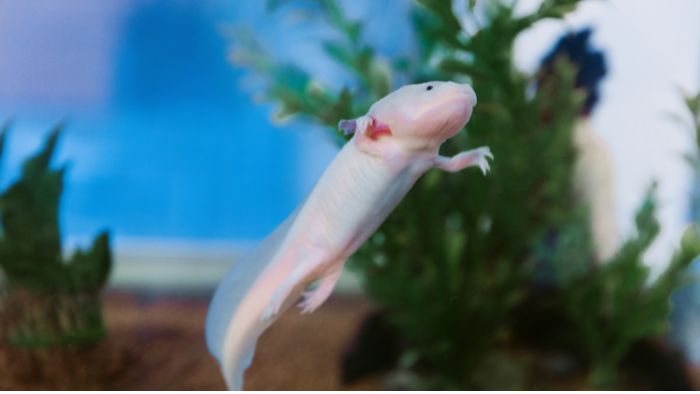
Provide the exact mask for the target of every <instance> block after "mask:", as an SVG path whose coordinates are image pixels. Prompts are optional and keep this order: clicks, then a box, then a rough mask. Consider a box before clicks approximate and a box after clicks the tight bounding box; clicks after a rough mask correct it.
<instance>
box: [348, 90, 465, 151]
mask: <svg viewBox="0 0 700 394" xmlns="http://www.w3.org/2000/svg"><path fill="white" fill-rule="evenodd" d="M475 104H476V93H474V89H472V87H471V86H469V85H467V84H459V83H455V82H443V81H435V82H425V83H420V84H415V85H406V86H403V87H401V88H399V89H397V90H395V91H394V92H392V93H390V94H388V95H387V96H385V97H384V98H382V99H381V100H379V101H377V102H376V103H374V105H372V107H370V109H369V112H368V113H367V115H364V116H361V117H359V118H357V119H353V120H343V121H341V122H340V124H339V127H340V129H341V130H343V131H345V132H355V133H357V134H359V137H361V138H366V139H369V140H380V139H385V138H386V139H391V140H393V141H395V142H396V143H397V144H399V145H401V146H402V147H403V148H406V149H410V150H434V149H437V148H438V147H439V146H440V145H441V144H442V143H443V142H444V141H445V140H447V139H448V138H450V137H452V136H454V135H455V134H457V133H458V132H459V131H460V130H461V129H462V128H463V127H464V125H465V124H466V123H467V122H468V121H469V118H470V117H471V114H472V108H473V107H474V105H475Z"/></svg>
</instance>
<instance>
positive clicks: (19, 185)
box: [0, 126, 112, 348]
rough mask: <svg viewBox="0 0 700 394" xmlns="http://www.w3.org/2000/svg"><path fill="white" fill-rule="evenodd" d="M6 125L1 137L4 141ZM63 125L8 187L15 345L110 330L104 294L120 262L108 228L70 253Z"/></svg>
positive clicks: (4, 242) (1, 330)
mask: <svg viewBox="0 0 700 394" xmlns="http://www.w3.org/2000/svg"><path fill="white" fill-rule="evenodd" d="M7 129H8V127H7V126H6V127H5V129H4V132H3V133H2V136H0V143H2V144H4V141H5V136H6V131H7ZM60 132H61V126H58V127H56V128H55V129H54V130H53V131H52V132H51V133H50V134H49V136H48V138H47V140H46V143H45V145H44V147H43V148H42V149H41V151H40V152H39V153H37V154H36V155H35V156H33V157H31V158H30V159H28V160H26V161H25V162H24V166H23V167H22V174H21V177H20V179H19V180H18V181H16V182H15V183H13V184H12V185H10V186H9V187H8V188H7V190H5V191H4V192H3V193H2V194H0V219H1V221H2V230H3V232H2V236H1V237H0V269H1V270H2V273H3V275H4V279H5V281H4V283H3V287H2V289H1V290H2V292H0V295H1V296H2V302H1V303H0V308H1V309H0V312H1V313H2V318H1V319H0V339H1V340H2V341H3V342H4V343H6V344H9V345H11V346H15V347H25V348H44V347H48V346H56V345H84V344H88V343H94V342H96V341H98V340H100V339H101V338H103V337H104V335H105V333H106V331H105V328H104V323H103V318H102V306H101V300H100V293H101V290H102V288H103V287H104V285H105V283H106V281H107V278H108V277H109V272H110V270H111V266H112V255H111V251H110V247H109V237H108V234H107V232H102V233H101V234H99V235H98V236H97V238H96V239H95V241H94V242H93V244H92V247H91V248H90V249H89V250H87V251H85V250H80V249H78V250H77V251H76V252H75V253H74V254H73V255H72V256H71V257H70V258H69V259H67V260H64V257H63V253H62V251H61V234H60V229H59V223H58V210H59V202H60V197H61V193H62V191H63V175H64V173H65V167H64V168H60V169H58V170H52V169H51V168H50V164H51V158H52V156H53V154H54V151H55V148H56V143H57V141H58V138H59V135H60Z"/></svg>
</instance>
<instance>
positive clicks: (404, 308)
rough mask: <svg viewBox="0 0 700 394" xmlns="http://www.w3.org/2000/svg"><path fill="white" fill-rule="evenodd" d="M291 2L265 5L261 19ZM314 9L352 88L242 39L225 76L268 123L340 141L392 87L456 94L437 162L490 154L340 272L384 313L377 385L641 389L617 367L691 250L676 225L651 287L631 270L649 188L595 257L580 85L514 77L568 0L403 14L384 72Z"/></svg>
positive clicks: (362, 40)
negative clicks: (354, 278)
mask: <svg viewBox="0 0 700 394" xmlns="http://www.w3.org/2000/svg"><path fill="white" fill-rule="evenodd" d="M290 3H295V2H293V1H291V0H271V1H269V2H268V5H269V7H270V10H271V12H272V11H275V10H277V9H279V8H284V7H288V6H290V5H291V4H290ZM311 3H312V4H313V5H314V6H315V9H316V11H317V13H316V15H317V16H318V17H319V18H320V19H321V20H323V21H324V22H326V23H328V24H329V25H331V26H333V27H334V28H335V29H336V30H337V33H338V34H337V39H334V40H331V41H326V42H324V43H323V44H322V45H323V47H324V49H325V51H326V53H327V55H328V56H329V57H331V58H333V59H334V60H336V61H337V62H338V63H339V64H341V65H342V66H343V67H344V68H345V70H346V71H347V73H348V74H349V75H350V76H351V77H352V80H353V82H352V83H351V84H348V85H347V86H345V87H343V88H341V89H340V90H335V89H331V88H329V87H327V86H324V85H323V84H322V82H321V81H319V80H317V79H315V78H314V77H313V76H312V75H310V74H309V73H308V72H306V71H305V70H304V69H302V68H301V67H299V66H297V65H295V64H289V63H282V62H279V61H277V60H276V59H275V58H274V57H272V56H270V55H268V54H267V53H265V50H264V48H262V47H261V45H260V44H258V43H257V42H256V41H255V39H254V36H253V35H252V34H247V33H246V32H245V30H243V31H240V32H239V34H238V35H237V37H236V38H237V45H236V46H235V47H234V49H233V51H232V59H233V61H234V62H236V63H237V64H239V65H243V66H245V67H248V68H249V69H250V70H251V71H253V72H255V73H259V74H260V75H262V76H263V77H264V79H265V80H266V84H265V89H264V94H263V96H264V99H266V100H268V101H272V102H275V103H277V104H278V105H279V107H278V110H277V112H276V117H277V118H278V119H284V118H287V117H289V116H291V115H300V116H302V117H303V119H305V120H307V121H310V122H313V123H318V124H321V125H323V126H326V127H328V128H329V133H331V135H332V136H333V138H334V139H336V140H337V141H338V143H339V145H340V144H342V143H343V141H344V140H343V137H342V135H341V134H340V133H339V132H338V130H337V129H336V125H337V122H338V120H340V119H347V118H353V117H356V116H359V115H362V114H364V113H365V112H366V111H367V109H368V108H369V106H370V105H371V104H372V103H373V102H374V101H376V100H377V99H379V98H381V97H382V96H383V95H385V94H386V93H388V92H389V91H391V90H392V89H393V88H396V87H397V86H398V85H400V84H402V83H415V82H423V81H428V80H455V81H459V82H469V83H471V84H472V86H473V87H474V89H475V91H476V92H477V95H478V98H479V104H478V105H477V107H476V110H475V113H474V115H473V117H472V120H471V121H470V123H469V125H468V127H467V133H461V134H460V135H459V136H457V137H455V138H453V139H452V140H450V141H449V142H448V143H446V144H445V145H444V146H443V149H444V151H445V153H446V154H452V153H455V152H457V151H460V150H464V149H468V148H469V147H474V146H481V145H488V146H490V147H491V149H492V151H493V153H494V156H495V161H494V163H493V166H492V172H491V173H490V174H489V176H488V177H486V178H484V177H482V176H481V174H479V173H477V172H476V171H472V172H470V171H466V172H463V173H459V174H450V175H445V174H442V173H440V172H438V171H435V172H429V173H428V174H426V175H425V176H424V177H423V179H421V180H420V181H419V182H418V184H417V185H416V186H415V187H414V188H413V190H412V191H411V192H410V193H409V195H408V196H407V197H406V198H405V200H404V201H403V202H402V203H401V204H400V206H399V207H398V208H397V209H396V211H395V212H394V213H393V214H392V215H391V216H390V218H389V219H388V220H387V222H386V223H385V224H384V225H383V226H382V227H381V229H380V230H379V231H378V232H377V233H376V234H375V235H374V236H373V237H372V238H371V239H370V240H369V241H368V242H367V244H366V245H365V246H364V247H363V248H362V249H361V250H360V252H358V253H357V255H356V256H355V257H354V258H353V259H352V268H353V269H354V270H356V271H357V272H358V273H359V274H360V276H361V278H362V281H363V284H364V287H365V289H366V291H367V293H368V294H369V295H370V296H371V297H372V298H373V300H374V301H376V302H377V303H378V304H379V305H380V306H381V307H382V308H383V310H384V312H383V313H382V314H380V315H378V317H376V316H375V319H379V321H380V323H378V324H377V325H379V326H381V327H382V329H383V330H385V331H388V334H386V332H385V335H388V336H391V337H394V338H398V339H397V340H396V347H395V348H392V349H389V350H388V351H390V352H395V354H389V355H385V357H384V358H385V359H386V363H385V364H384V365H383V366H381V367H384V368H389V370H390V371H392V374H391V376H392V377H393V381H394V384H397V385H399V386H403V387H409V388H433V389H464V388H479V389H495V388H500V389H509V388H510V389H516V388H537V387H547V388H553V387H557V385H562V384H565V383H563V381H565V380H567V379H571V376H573V375H575V374H576V373H577V371H586V372H585V373H586V374H587V376H588V378H587V383H585V384H587V385H590V387H625V386H628V385H630V384H634V380H635V379H636V380H639V376H634V377H630V376H627V375H626V371H625V370H624V368H623V367H622V360H623V359H624V358H625V356H628V355H629V353H630V351H631V349H632V348H633V346H634V345H635V344H637V343H639V342H640V341H642V340H645V339H649V338H658V337H660V336H661V335H662V334H663V333H664V331H665V329H666V326H667V320H668V314H669V312H670V304H669V297H670V295H671V293H672V292H673V290H675V289H676V288H678V287H679V286H681V285H682V284H683V283H685V278H684V274H683V272H684V269H685V267H687V265H688V264H689V263H690V262H691V260H692V259H693V258H694V257H695V256H696V255H697V254H698V253H700V239H699V238H698V235H697V232H696V231H695V229H694V228H691V229H689V230H688V231H687V232H686V234H685V236H684V237H683V242H681V245H680V249H679V251H678V252H677V253H676V254H675V255H674V256H673V257H672V258H671V259H670V264H669V265H668V268H667V269H666V271H665V272H663V273H662V274H661V275H660V276H659V277H658V278H656V279H655V280H652V278H650V277H649V271H648V269H647V268H646V266H645V265H644V264H643V262H642V256H643V254H644V252H645V251H646V250H647V249H648V247H649V245H650V244H651V242H652V241H653V240H654V238H655V237H656V235H657V233H658V231H659V224H658V223H657V221H656V219H655V216H654V214H655V207H656V203H655V197H654V192H653V188H652V189H651V190H650V192H649V193H648V194H647V196H646V197H645V199H644V200H643V203H642V205H641V208H640V209H639V211H638V213H637V217H636V222H635V225H636V234H632V235H630V236H629V239H628V240H627V241H626V242H625V243H624V244H623V245H622V246H621V247H620V248H619V250H618V251H617V252H616V253H614V254H613V255H612V257H610V258H608V259H606V260H605V261H602V262H600V261H596V260H597V259H596V251H595V247H594V242H593V241H592V238H593V236H594V234H592V231H591V227H590V220H589V210H590V209H591V207H590V206H589V204H588V203H587V202H586V201H580V199H578V198H577V196H576V195H575V190H576V188H575V179H574V178H575V177H574V165H575V160H576V157H577V154H578V152H577V151H576V149H575V146H574V144H573V137H572V136H573V133H574V129H575V126H576V122H577V117H578V116H579V114H580V113H581V111H582V108H583V106H585V105H586V101H587V98H588V97H587V96H586V91H585V90H584V89H577V85H576V82H577V76H578V75H579V74H577V72H578V70H577V67H576V59H567V58H566V57H562V58H561V59H554V60H553V61H552V62H551V67H550V70H549V76H548V77H547V78H541V75H537V74H534V75H529V74H526V73H524V72H522V71H519V70H518V69H517V68H516V67H515V66H514V63H513V44H514V41H515V40H516V38H517V37H518V35H519V34H520V33H521V32H522V31H524V30H525V29H527V28H528V27H530V26H532V25H533V24H534V23H536V22H538V21H540V20H543V19H548V18H562V17H563V16H564V15H565V14H566V13H567V12H569V11H571V10H573V9H574V8H575V7H576V5H577V4H578V3H579V1H576V0H546V1H544V2H542V4H541V5H540V6H539V7H538V8H537V9H535V10H534V11H532V12H531V13H529V14H525V15H516V14H515V13H514V4H513V2H509V1H493V2H485V1H484V2H481V1H469V2H463V3H462V7H463V8H464V9H461V10H457V11H458V12H455V10H453V8H452V3H451V2H446V1H440V0H419V1H417V2H416V3H415V7H414V9H413V11H412V14H411V17H412V26H413V31H414V35H415V39H416V51H415V52H414V54H413V55H411V56H409V57H398V58H393V59H387V58H385V57H383V56H382V55H381V54H379V53H377V52H376V51H375V50H374V49H373V48H372V46H371V45H370V44H368V42H369V38H368V37H366V36H365V35H363V30H362V27H363V24H362V22H361V21H357V20H353V19H350V18H348V17H347V16H346V15H345V14H344V12H343V9H342V8H341V7H340V6H339V5H338V4H337V3H336V2H335V1H333V0H315V1H311ZM456 4H460V3H456ZM291 6H292V7H293V5H291ZM456 15H463V17H459V18H458V17H457V16H456ZM572 63H573V64H572ZM367 327H368V326H367V325H365V328H367ZM369 337H371V335H369V334H368V333H366V332H362V333H360V335H359V337H358V339H360V341H359V342H358V343H356V344H355V353H354V354H353V352H352V351H351V354H350V355H348V357H346V359H345V369H346V371H351V370H353V368H355V367H353V365H352V364H353V359H354V360H356V361H355V364H357V363H358V362H359V363H360V364H361V363H362V362H363V361H362V360H363V358H362V357H361V355H358V354H357V350H358V349H361V348H362V347H363V346H362V343H361V342H362V341H361V339H362V338H365V339H367V338H369ZM357 360H359V361H357ZM378 368H379V367H378ZM355 370H357V368H355ZM362 372H363V371H360V372H356V374H361V373H362ZM364 372H367V371H364ZM352 377H353V376H350V375H347V374H346V378H348V379H350V378H352ZM637 383H638V382H637Z"/></svg>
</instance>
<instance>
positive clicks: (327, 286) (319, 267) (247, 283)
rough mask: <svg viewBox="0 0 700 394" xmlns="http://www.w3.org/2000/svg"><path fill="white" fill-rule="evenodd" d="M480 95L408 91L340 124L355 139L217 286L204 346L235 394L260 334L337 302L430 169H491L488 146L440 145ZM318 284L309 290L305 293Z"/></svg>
mask: <svg viewBox="0 0 700 394" xmlns="http://www.w3.org/2000/svg"><path fill="white" fill-rule="evenodd" d="M475 103H476V96H475V94H474V92H473V90H472V89H471V87H469V86H468V85H461V84H456V83H453V82H429V83H424V84H418V85H408V86H404V87H403V88H401V89H399V90H397V91H395V92H393V93H391V94H389V95H388V96H386V97H385V98H383V99H382V100H380V101H378V102H377V103H375V104H374V105H373V106H372V107H371V108H370V111H369V112H368V114H367V115H365V116H362V117H360V118H357V119H354V120H345V121H341V122H340V127H341V129H343V130H344V131H346V132H351V133H355V135H354V136H353V138H352V139H351V140H350V141H349V142H348V143H347V144H346V145H345V146H344V147H343V149H341V151H340V152H339V153H338V155H337V156H336V158H335V159H334V160H333V161H332V163H331V164H330V166H329V167H328V168H327V169H326V171H325V172H324V174H323V175H322V176H321V178H320V180H319V181H318V183H317V184H316V186H315V187H314V189H313V190H312V192H311V194H310V195H309V196H308V198H307V199H306V201H305V202H304V203H303V204H302V205H301V206H300V208H298V209H297V210H296V211H295V212H294V213H293V214H292V215H290V217H289V218H287V220H286V221H285V222H284V223H282V224H281V225H280V226H279V227H278V228H277V229H276V230H275V231H274V232H273V233H272V234H271V235H270V236H269V237H268V238H266V239H265V240H264V241H263V242H262V243H261V244H260V245H259V246H258V247H257V248H256V249H255V250H254V251H253V252H252V253H251V254H250V255H248V256H246V257H245V258H243V259H241V260H240V261H238V262H236V263H235V264H234V266H233V268H232V269H231V271H230V272H229V273H228V274H227V276H226V277H225V278H224V280H223V281H222V283H221V284H220V285H219V287H218V288H217V290H216V293H215V295H214V298H213V301H212V304H211V306H210V310H209V315H208V317H207V345H208V347H209V350H210V351H211V353H212V354H213V355H214V356H215V357H216V358H217V360H218V361H219V363H220V364H221V368H222V373H223V375H224V378H225V380H226V383H227V385H228V387H229V388H231V389H241V388H242V387H243V373H244V371H245V369H246V368H247V367H248V366H249V365H250V363H251V361H252V358H253V354H254V350H255V345H256V343H257V340H258V338H259V336H260V335H261V334H262V332H263V331H264V330H265V329H266V328H267V327H269V325H270V324H272V323H273V322H274V321H275V320H276V319H277V317H279V315H280V314H281V313H282V312H283V311H284V310H286V309H287V308H289V307H290V306H291V305H292V304H293V303H295V302H296V301H297V299H299V297H300V296H302V301H301V303H300V304H299V306H300V308H301V309H302V311H303V312H305V313H309V312H312V311H314V310H315V309H316V308H318V307H319V306H321V304H323V302H324V301H325V300H326V299H327V298H328V297H329V296H330V294H331V293H332V290H333V288H334V287H335V284H336V282H337V281H338V278H339V277H340V274H341V272H342V269H343V266H344V264H345V261H346V260H347V259H348V258H349V257H350V256H351V255H352V254H353V253H354V252H355V251H356V250H357V249H358V248H359V247H360V246H361V245H362V244H363V243H364V242H365V241H366V240H367V238H369V237H370V236H371V235H372V234H373V233H374V232H375V231H376V229H377V228H378V227H379V226H380V225H381V223H382V222H383V221H384V219H386V217H387V216H388V215H389V213H390V212H391V211H392V210H393V209H394V208H395V207H396V205H397V204H398V203H399V202H400V201H401V199H402V198H403V197H404V196H405V195H406V193H407V192H408V191H409V189H410V188H411V187H412V186H413V184H414V183H415V182H416V181H417V180H418V178H419V177H420V176H421V175H422V174H423V173H425V172H426V171H427V170H428V169H430V168H432V167H437V168H441V169H443V170H447V171H451V172H454V171H459V170H461V169H463V168H466V167H470V166H478V167H480V168H481V170H482V171H483V172H484V173H486V171H487V170H488V161H487V158H490V157H491V154H490V151H489V149H488V148H486V147H482V148H477V149H473V150H470V151H466V152H462V153H460V154H458V155H456V156H454V157H451V158H447V157H443V156H440V155H438V149H439V147H440V145H441V144H442V142H444V141H445V140H446V139H447V138H449V137H451V136H453V135H454V134H456V133H457V132H459V131H460V130H461V129H462V128H463V127H464V125H465V124H466V123H467V121H468V120H469V117H470V115H471V111H472V107H473V106H474V105H475ZM314 282H318V286H316V287H315V288H314V289H313V290H312V291H306V292H305V290H307V288H308V287H309V286H310V285H311V284H312V283H314Z"/></svg>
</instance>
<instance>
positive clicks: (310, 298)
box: [298, 265, 342, 313]
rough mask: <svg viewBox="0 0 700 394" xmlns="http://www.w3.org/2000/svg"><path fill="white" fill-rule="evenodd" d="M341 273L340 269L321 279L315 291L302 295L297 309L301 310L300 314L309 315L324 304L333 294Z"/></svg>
mask: <svg viewBox="0 0 700 394" xmlns="http://www.w3.org/2000/svg"><path fill="white" fill-rule="evenodd" d="M341 267H342V265H341ZM341 272H342V270H340V269H339V270H337V271H334V272H331V273H330V274H328V275H326V276H324V277H323V278H321V282H320V283H319V284H318V287H317V288H316V289H314V290H311V291H307V292H305V293H304V296H303V297H304V298H303V299H302V301H301V302H300V303H299V305H298V306H299V308H301V313H311V312H313V311H315V310H316V309H318V307H320V306H321V305H323V303H324V302H326V300H327V299H328V297H330V296H331V293H333V288H335V284H336V283H338V279H339V278H340V273H341Z"/></svg>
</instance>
